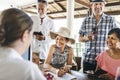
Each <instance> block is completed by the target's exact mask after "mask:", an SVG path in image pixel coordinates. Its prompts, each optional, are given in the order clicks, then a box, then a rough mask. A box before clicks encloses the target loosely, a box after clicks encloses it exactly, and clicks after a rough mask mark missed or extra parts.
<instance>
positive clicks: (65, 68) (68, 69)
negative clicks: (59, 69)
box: [63, 65, 72, 73]
mask: <svg viewBox="0 0 120 80" xmlns="http://www.w3.org/2000/svg"><path fill="white" fill-rule="evenodd" d="M71 67H72V66H71V65H66V66H65V67H63V69H64V70H65V72H66V73H68V72H69V71H70V68H71Z"/></svg>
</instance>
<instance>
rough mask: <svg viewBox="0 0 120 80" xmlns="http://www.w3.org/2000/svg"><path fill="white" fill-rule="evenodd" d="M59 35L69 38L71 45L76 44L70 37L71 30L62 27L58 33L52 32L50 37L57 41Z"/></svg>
mask: <svg viewBox="0 0 120 80" xmlns="http://www.w3.org/2000/svg"><path fill="white" fill-rule="evenodd" d="M57 35H60V36H62V37H65V38H68V39H69V41H68V42H70V43H71V44H74V43H75V40H74V39H73V38H71V37H70V30H69V29H68V28H66V27H61V28H60V29H59V30H58V32H52V31H50V37H51V38H52V39H55V38H56V36H57Z"/></svg>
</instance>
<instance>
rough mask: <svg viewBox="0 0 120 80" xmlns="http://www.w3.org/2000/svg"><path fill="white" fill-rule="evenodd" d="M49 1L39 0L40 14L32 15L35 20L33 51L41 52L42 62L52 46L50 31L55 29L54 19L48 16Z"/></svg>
mask: <svg viewBox="0 0 120 80" xmlns="http://www.w3.org/2000/svg"><path fill="white" fill-rule="evenodd" d="M47 5H48V3H47V1H46V0H38V5H37V8H38V16H32V19H33V21H34V25H33V26H34V40H33V45H32V52H33V53H34V54H39V58H40V62H41V63H44V61H45V59H46V57H47V54H48V51H49V46H50V41H51V38H50V36H49V33H50V31H53V30H54V23H53V21H52V20H51V19H50V18H48V17H47V15H46V14H47Z"/></svg>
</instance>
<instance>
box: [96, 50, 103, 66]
mask: <svg viewBox="0 0 120 80" xmlns="http://www.w3.org/2000/svg"><path fill="white" fill-rule="evenodd" d="M103 57H104V52H102V53H100V54H99V55H98V56H97V57H96V58H95V60H96V61H97V64H98V66H99V67H100V68H101V66H102V63H103Z"/></svg>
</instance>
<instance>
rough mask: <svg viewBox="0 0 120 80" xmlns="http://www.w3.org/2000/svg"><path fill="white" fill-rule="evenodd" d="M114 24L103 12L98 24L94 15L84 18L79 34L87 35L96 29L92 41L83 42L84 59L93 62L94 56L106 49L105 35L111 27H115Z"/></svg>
mask: <svg viewBox="0 0 120 80" xmlns="http://www.w3.org/2000/svg"><path fill="white" fill-rule="evenodd" d="M115 27H116V24H115V21H114V19H113V18H112V17H111V16H108V15H105V14H103V15H102V17H101V19H100V21H99V22H98V24H96V19H95V17H94V16H90V17H87V18H85V19H84V21H83V24H82V26H81V29H80V30H79V34H80V35H82V36H84V35H89V34H90V33H92V32H93V29H96V33H97V35H95V40H94V41H87V42H85V53H84V54H83V55H84V56H83V57H84V58H83V59H84V61H85V62H89V63H93V64H94V63H95V58H96V56H97V55H98V54H99V53H101V52H102V51H104V50H105V49H106V43H105V40H106V37H107V34H108V32H109V30H111V29H112V28H115Z"/></svg>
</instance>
